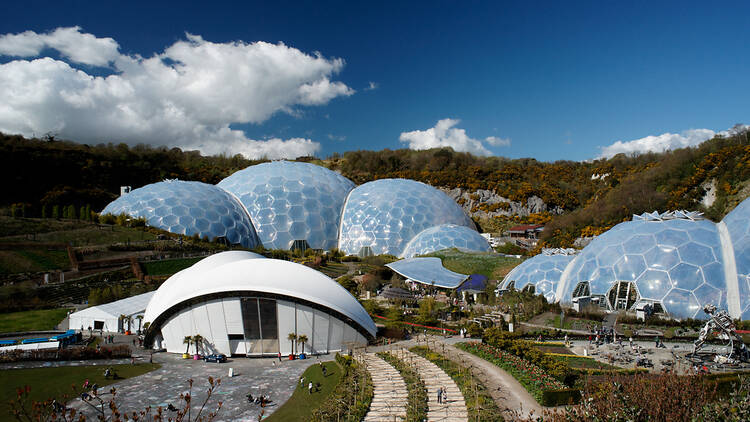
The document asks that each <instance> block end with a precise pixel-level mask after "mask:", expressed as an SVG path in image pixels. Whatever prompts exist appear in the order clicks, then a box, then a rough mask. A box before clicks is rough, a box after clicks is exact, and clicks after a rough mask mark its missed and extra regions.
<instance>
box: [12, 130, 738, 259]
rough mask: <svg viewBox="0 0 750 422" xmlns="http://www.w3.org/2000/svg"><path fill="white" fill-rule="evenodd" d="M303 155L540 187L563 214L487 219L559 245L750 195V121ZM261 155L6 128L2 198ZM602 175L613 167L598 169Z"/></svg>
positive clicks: (76, 194) (104, 187)
mask: <svg viewBox="0 0 750 422" xmlns="http://www.w3.org/2000/svg"><path fill="white" fill-rule="evenodd" d="M298 160H299V161H309V162H313V163H315V164H319V165H323V166H326V167H328V168H330V169H332V170H336V171H339V172H341V174H343V175H344V176H346V177H348V178H350V179H351V180H353V181H355V182H356V183H364V182H367V181H370V180H376V179H381V178H387V177H404V178H411V179H415V180H419V181H422V182H425V183H429V184H431V185H433V186H436V187H442V188H461V189H463V190H465V191H468V192H473V191H476V190H478V189H487V190H491V191H494V192H495V193H496V194H498V195H501V196H503V197H504V198H507V199H510V200H512V201H526V200H527V198H530V197H532V196H537V197H539V198H541V199H542V200H543V201H544V202H545V204H546V205H547V206H549V207H550V208H554V207H560V209H562V211H563V214H562V215H559V216H553V215H532V216H531V217H526V218H519V217H502V218H499V217H498V218H495V220H497V221H482V222H480V224H481V226H482V227H487V228H494V229H495V230H497V229H498V228H502V227H507V226H508V225H509V224H515V223H518V222H544V223H548V230H545V232H544V243H545V244H546V245H552V246H569V245H571V244H572V242H573V240H574V239H575V238H576V237H579V236H581V235H593V234H598V233H600V232H602V231H603V230H605V229H607V228H609V227H611V226H612V225H614V224H616V223H618V222H620V221H623V220H625V219H628V218H630V217H631V215H632V214H640V213H642V212H646V211H649V212H650V211H654V210H659V211H666V210H669V209H689V210H699V211H703V212H705V213H706V216H707V217H709V218H711V219H713V220H715V221H716V220H719V219H721V218H722V217H723V216H724V215H725V214H726V213H727V212H728V211H730V210H731V209H733V207H734V206H735V205H736V204H737V203H739V202H740V201H741V200H743V199H745V198H746V197H748V196H750V186H748V185H749V184H750V182H748V180H750V143H749V142H748V134H747V131H743V132H736V133H734V134H733V135H732V136H728V137H721V136H717V137H716V138H714V139H711V140H709V141H706V142H704V143H703V144H701V145H700V146H698V147H695V148H684V149H679V150H674V151H670V152H666V153H660V154H657V153H649V154H642V155H638V156H625V155H623V154H620V155H617V156H615V157H613V158H611V159H600V160H593V161H588V162H574V161H556V162H552V163H547V162H540V161H537V160H534V159H513V160H511V159H507V158H502V157H475V156H472V155H471V154H468V153H462V152H455V151H453V150H452V149H450V148H442V149H432V150H426V151H412V150H406V149H401V150H387V149H386V150H382V151H351V152H347V153H345V154H343V155H339V154H334V155H333V156H331V157H328V158H326V159H322V160H321V159H315V158H312V157H300V158H298ZM258 162H260V161H252V160H247V159H245V158H243V157H241V156H239V155H236V156H234V157H226V156H210V157H205V156H202V155H200V154H199V153H198V152H197V151H181V150H180V149H178V148H173V149H166V148H163V147H162V148H152V147H148V146H143V145H139V146H135V147H129V146H127V145H125V144H117V145H114V144H100V145H83V144H77V143H74V142H69V141H60V140H56V139H49V138H48V139H25V138H23V137H20V136H7V135H2V134H0V164H1V165H0V174H2V176H3V180H4V181H6V183H4V191H5V192H4V193H5V195H2V197H1V198H2V199H0V207H2V206H5V207H6V209H9V207H10V206H11V205H12V204H17V206H16V207H14V209H15V210H16V213H17V214H18V213H22V214H23V215H26V216H41V214H42V213H43V212H44V213H47V215H48V216H49V212H50V210H51V209H52V207H53V206H55V205H57V206H59V207H60V208H61V209H62V207H67V206H70V205H72V206H73V207H72V208H75V209H76V210H77V209H79V208H80V207H84V206H87V205H90V207H91V209H92V210H94V211H96V210H100V209H101V208H102V207H104V205H106V204H107V203H108V202H109V201H111V200H112V199H114V198H115V197H116V195H117V194H118V193H119V187H120V186H121V185H129V186H133V187H140V186H143V185H145V184H148V183H153V182H157V181H160V180H163V179H165V178H179V179H182V180H198V181H203V182H206V183H216V182H218V181H219V180H221V179H222V178H224V177H226V176H228V175H230V174H232V173H233V172H235V171H237V170H240V169H242V168H245V167H247V166H249V165H252V164H256V163H258ZM597 175H598V176H601V175H605V177H603V178H602V177H592V176H597ZM709 185H710V186H712V187H714V188H715V198H716V199H715V201H713V203H712V204H711V205H710V206H708V207H705V206H703V205H702V204H701V203H700V200H701V199H702V198H703V196H704V194H705V190H706V187H708V186H709ZM21 204H23V206H22V205H21ZM498 206H499V204H487V205H486V206H485V205H483V204H480V205H479V208H480V209H483V210H485V211H486V210H490V211H491V210H492V207H495V209H497V207H498ZM3 230H4V229H3ZM6 235H7V234H6Z"/></svg>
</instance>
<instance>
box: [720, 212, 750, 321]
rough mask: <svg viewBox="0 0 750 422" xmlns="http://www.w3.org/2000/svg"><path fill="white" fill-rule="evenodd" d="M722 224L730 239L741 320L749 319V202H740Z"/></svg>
mask: <svg viewBox="0 0 750 422" xmlns="http://www.w3.org/2000/svg"><path fill="white" fill-rule="evenodd" d="M722 222H723V223H724V224H726V227H727V229H728V231H729V235H730V237H731V238H732V247H733V248H734V262H735V264H736V266H737V283H738V284H739V288H740V311H741V312H742V319H750V290H749V289H748V286H747V284H748V279H749V278H750V200H748V199H746V200H744V201H742V202H741V203H740V204H739V205H737V207H736V208H735V209H734V210H732V212H730V213H729V214H727V215H726V217H724V219H723V220H722Z"/></svg>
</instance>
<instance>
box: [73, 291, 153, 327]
mask: <svg viewBox="0 0 750 422" xmlns="http://www.w3.org/2000/svg"><path fill="white" fill-rule="evenodd" d="M154 293H155V292H148V293H143V294H140V295H136V296H132V297H129V298H125V299H121V300H117V301H115V302H110V303H105V304H103V305H95V306H91V307H89V308H86V309H83V310H81V311H78V312H73V313H72V314H70V315H69V316H68V328H70V329H72V330H80V331H84V330H88V329H89V328H91V329H92V330H96V331H102V332H109V333H121V332H125V331H139V330H141V329H143V314H144V313H145V312H146V306H147V305H148V302H149V301H150V300H151V297H153V296H154Z"/></svg>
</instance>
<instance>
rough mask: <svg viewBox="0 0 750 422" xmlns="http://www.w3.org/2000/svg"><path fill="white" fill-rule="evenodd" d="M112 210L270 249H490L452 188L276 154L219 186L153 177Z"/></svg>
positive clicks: (167, 227)
mask: <svg viewBox="0 0 750 422" xmlns="http://www.w3.org/2000/svg"><path fill="white" fill-rule="evenodd" d="M102 213H103V214H122V213H125V214H128V215H130V216H133V217H145V218H146V219H147V221H148V224H149V225H151V226H153V227H158V228H160V229H164V230H167V231H170V232H172V233H176V234H184V235H193V234H198V235H199V236H201V237H208V238H210V239H213V238H215V237H221V236H223V237H226V238H227V239H228V241H229V242H230V243H233V244H241V245H243V246H245V247H248V248H254V247H256V246H263V247H265V248H268V249H291V248H295V247H302V248H313V249H332V248H339V249H341V250H342V251H343V252H345V253H347V254H360V255H364V254H391V255H395V256H407V255H408V256H414V255H418V254H426V253H430V252H434V251H438V250H441V249H446V248H452V247H455V248H459V249H462V250H469V251H488V250H491V249H490V245H489V244H488V243H487V241H486V240H485V239H484V238H483V237H482V236H480V235H479V233H477V231H476V229H475V227H474V223H473V222H472V221H471V219H470V218H469V217H468V216H467V215H466V213H464V211H463V210H462V209H461V207H460V206H458V204H456V203H455V202H454V201H453V200H452V199H450V198H449V197H448V196H447V195H445V194H444V193H443V192H441V191H439V190H438V189H435V188H433V187H432V186H429V185H426V184H424V183H421V182H416V181H414V180H406V179H382V180H377V181H374V182H369V183H365V184H363V185H361V186H357V187H355V185H354V183H352V182H351V181H350V180H349V179H347V178H345V177H343V176H341V175H340V174H338V173H336V172H334V171H331V170H328V169H326V168H325V167H321V166H317V165H315V164H310V163H302V162H292V161H272V162H268V163H263V164H258V165H254V166H250V167H248V168H245V169H243V170H240V171H237V172H235V173H234V174H232V175H230V176H229V177H227V178H225V179H224V180H222V181H221V182H219V183H218V184H217V185H215V186H214V185H207V184H205V183H200V182H183V181H176V180H174V181H164V182H159V183H153V184H150V185H147V186H144V187H141V188H139V189H135V190H133V191H132V192H130V193H128V194H125V195H123V196H121V197H120V198H118V199H116V200H115V201H113V202H112V203H110V204H109V205H107V207H106V208H104V210H103V211H102Z"/></svg>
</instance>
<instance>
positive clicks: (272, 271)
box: [144, 252, 376, 337]
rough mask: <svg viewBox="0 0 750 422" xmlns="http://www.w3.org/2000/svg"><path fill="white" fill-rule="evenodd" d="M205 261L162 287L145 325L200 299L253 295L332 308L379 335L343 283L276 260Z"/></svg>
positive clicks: (237, 258) (230, 258) (221, 256)
mask: <svg viewBox="0 0 750 422" xmlns="http://www.w3.org/2000/svg"><path fill="white" fill-rule="evenodd" d="M225 254H232V255H231V256H229V255H225ZM253 255H255V254H253ZM206 259H211V261H210V262H208V263H206V264H203V265H200V264H201V263H203V261H200V262H198V263H196V264H195V265H193V266H192V267H190V268H187V269H185V270H182V271H180V272H179V273H177V274H175V275H174V276H172V277H170V278H169V279H168V280H167V281H166V282H165V283H164V284H163V285H162V286H161V287H159V289H158V290H157V291H156V294H155V295H154V297H153V298H152V299H151V302H149V304H148V307H147V308H146V313H145V316H144V321H145V322H151V323H153V322H154V321H156V320H157V318H159V316H160V315H162V314H163V313H165V312H166V311H168V310H169V309H171V308H173V307H175V306H177V305H179V304H181V303H183V302H186V301H189V300H191V299H195V298H198V297H201V296H207V295H212V294H218V293H228V292H229V293H230V292H234V291H236V292H248V291H252V292H261V293H267V294H272V295H278V296H285V297H289V298H298V299H301V300H304V301H307V302H311V303H314V304H317V305H320V306H322V307H325V308H328V309H331V310H333V311H335V312H338V313H340V314H342V315H344V316H346V317H348V318H350V319H351V320H353V321H354V322H356V323H357V324H359V326H360V327H361V328H362V329H363V330H365V331H366V332H368V333H369V334H370V335H371V336H373V337H374V336H375V333H376V328H375V323H374V322H373V321H372V318H370V316H369V315H368V314H367V311H366V310H365V309H364V308H363V307H362V305H360V304H359V302H357V300H356V299H355V298H354V297H353V296H352V295H351V294H350V293H349V292H348V291H347V290H346V289H344V288H343V287H342V286H341V285H340V284H338V283H337V282H335V281H334V280H332V279H330V278H329V277H327V276H326V275H324V274H322V273H320V272H318V271H316V270H314V269H312V268H309V267H306V266H304V265H300V264H296V263H293V262H289V261H281V260H276V259H267V258H262V259H261V258H257V257H252V256H249V257H248V258H246V259H242V257H241V256H240V255H238V254H235V253H233V252H223V253H220V254H216V255H213V256H212V257H210V258H206ZM204 261H205V260H204ZM173 279H174V280H173Z"/></svg>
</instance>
